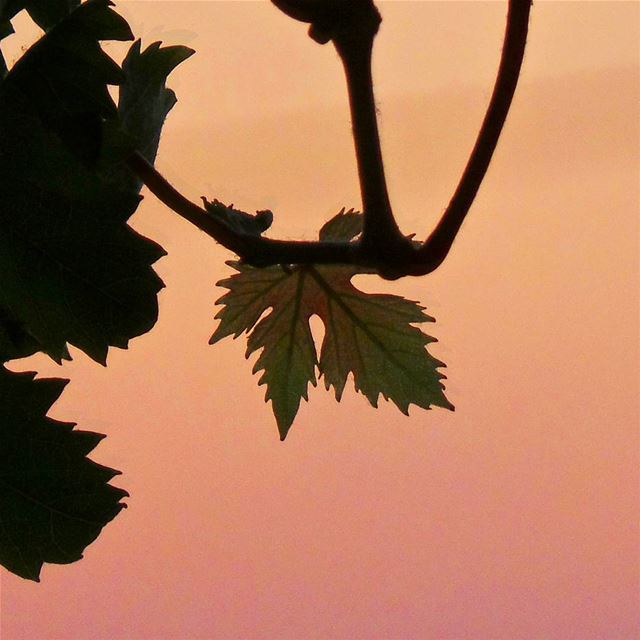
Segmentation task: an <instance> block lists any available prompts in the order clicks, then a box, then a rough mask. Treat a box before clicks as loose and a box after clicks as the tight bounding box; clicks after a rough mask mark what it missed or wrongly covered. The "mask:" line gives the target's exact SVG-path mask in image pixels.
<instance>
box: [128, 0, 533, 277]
mask: <svg viewBox="0 0 640 640" xmlns="http://www.w3.org/2000/svg"><path fill="white" fill-rule="evenodd" d="M274 1H275V0H274ZM336 6H340V5H336ZM530 9H531V0H509V12H508V16H507V29H506V32H505V43H504V47H503V50H502V57H501V60H500V67H499V70H498V76H497V79H496V83H495V87H494V90H493V94H492V96H491V100H490V102H489V107H488V109H487V113H486V115H485V118H484V121H483V123H482V127H481V129H480V133H479V134H478V138H477V140H476V144H475V146H474V148H473V151H472V153H471V156H470V158H469V161H468V163H467V166H466V168H465V170H464V173H463V175H462V177H461V179H460V183H459V184H458V187H457V189H456V191H455V193H454V195H453V197H452V199H451V201H450V203H449V206H448V207H447V210H446V211H445V213H444V214H443V216H442V219H441V220H440V222H439V223H438V225H437V226H436V228H435V230H434V231H433V233H432V234H431V235H430V236H429V238H427V240H426V241H425V242H424V244H423V245H421V246H420V247H419V248H415V247H414V246H413V245H412V244H411V243H410V242H409V241H408V240H407V239H406V238H404V237H403V236H401V234H400V232H399V230H398V227H397V225H396V223H395V220H394V219H393V214H392V212H391V207H390V205H389V200H388V195H387V191H386V185H385V180H384V170H383V165H382V154H381V152H380V146H379V139H378V132H377V122H376V115H375V104H374V101H373V90H372V85H371V75H370V73H371V67H370V53H371V51H370V50H369V54H368V59H367V56H364V57H363V56H362V52H363V49H362V48H360V49H359V53H357V54H354V49H351V48H350V47H351V45H350V44H349V43H347V41H346V40H342V41H341V36H340V37H334V38H333V39H334V42H335V43H336V48H337V49H338V52H339V53H340V55H341V57H342V58H343V61H344V63H345V71H346V75H347V80H348V84H349V95H350V102H351V109H352V117H353V121H354V139H355V142H356V152H357V156H358V163H359V164H358V168H359V172H360V182H361V189H362V194H363V204H364V209H365V233H364V234H363V240H361V241H360V242H305V241H287V240H273V239H271V238H263V237H261V236H257V235H251V234H243V233H238V232H236V231H235V230H233V229H231V228H230V227H229V226H227V225H226V224H225V223H224V222H223V221H222V220H219V219H217V218H216V217H215V216H213V215H212V214H210V213H209V212H208V211H206V210H205V209H203V208H201V207H200V206H198V205H197V204H194V203H193V202H191V201H190V200H188V199H187V198H185V197H184V196H183V195H182V194H181V193H179V192H178V191H177V190H176V189H175V188H174V187H173V186H171V184H169V182H168V181H167V180H165V178H163V177H162V175H160V173H158V171H156V169H155V168H154V167H153V166H152V165H151V164H150V163H149V162H147V160H145V159H144V158H143V157H142V156H141V155H140V154H139V153H135V154H133V155H132V156H131V157H130V158H129V160H128V165H129V167H130V169H131V170H132V171H133V172H134V173H135V174H136V175H137V176H138V177H139V178H140V180H142V182H143V183H144V184H145V185H146V186H147V187H148V188H149V190H150V191H151V192H152V193H153V194H154V195H155V196H156V197H157V198H158V199H160V200H161V201H162V202H163V203H164V204H166V205H167V206H168V207H170V208H171V209H173V211H175V212H176V213H177V214H178V215H180V216H181V217H183V218H184V219H186V220H188V221H189V222H191V223H192V224H194V225H195V226H196V227H198V229H201V230H202V231H204V232H205V233H206V234H208V235H209V236H211V237H212V238H213V239H214V240H216V241H217V242H219V243H220V244H222V245H223V246H225V247H226V248H227V249H230V250H231V251H233V252H234V253H236V254H237V255H238V256H240V258H241V259H242V260H243V261H245V262H247V263H249V264H252V265H255V266H268V265H273V264H340V263H342V264H354V265H358V266H362V267H366V268H367V269H370V268H373V269H376V270H377V271H378V273H379V274H380V276H382V277H383V278H388V279H396V278H401V277H403V276H407V275H416V276H417V275H425V274H427V273H430V272H431V271H434V270H435V269H436V268H437V267H438V266H439V265H440V264H442V261H443V260H444V258H445V257H446V256H447V254H448V252H449V250H450V248H451V246H452V244H453V241H454V239H455V237H456V234H457V233H458V231H459V229H460V226H461V225H462V222H463V220H464V218H465V216H466V215H467V213H468V211H469V209H470V207H471V204H472V203H473V200H474V198H475V196H476V194H477V192H478V189H479V188H480V184H481V183H482V180H483V178H484V176H485V174H486V171H487V169H488V167H489V163H490V162H491V157H492V155H493V152H494V151H495V148H496V145H497V142H498V138H499V137H500V133H501V131H502V128H503V126H504V122H505V120H506V117H507V113H508V111H509V107H510V106H511V101H512V99H513V94H514V92H515V89H516V85H517V83H518V77H519V75H520V69H521V67H522V60H523V57H524V49H525V45H526V39H527V31H528V21H529V13H530ZM374 34H375V32H374ZM372 43H373V37H371V44H372ZM365 53H366V52H365ZM367 233H368V234H369V235H367ZM398 238H399V239H398Z"/></svg>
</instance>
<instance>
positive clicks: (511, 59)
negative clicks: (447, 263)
mask: <svg viewBox="0 0 640 640" xmlns="http://www.w3.org/2000/svg"><path fill="white" fill-rule="evenodd" d="M531 4H532V0H510V2H509V13H508V15H507V28H506V32H505V39H504V45H503V48H502V56H501V58H500V67H499V69H498V76H497V78H496V83H495V86H494V89H493V94H492V96H491V100H490V102H489V107H488V108H487V113H486V115H485V117H484V121H483V122H482V127H481V128H480V132H479V133H478V138H477V140H476V143H475V146H474V147H473V151H472V152H471V156H470V157H469V160H468V162H467V166H466V167H465V170H464V172H463V174H462V177H461V178H460V182H459V183H458V187H457V188H456V190H455V193H454V194H453V197H452V198H451V201H450V202H449V206H448V207H447V209H446V210H445V212H444V214H443V215H442V218H441V220H440V222H439V223H438V225H437V226H436V228H435V229H434V230H433V232H432V233H431V235H430V236H429V237H428V238H427V240H426V241H425V243H424V244H423V246H422V247H421V249H420V250H419V251H418V255H419V257H418V261H419V263H420V266H421V267H422V269H419V270H418V271H417V272H412V275H423V274H426V273H430V272H431V271H434V270H435V269H437V268H438V267H439V266H440V265H441V264H442V262H443V260H444V259H445V258H446V257H447V254H448V253H449V250H450V249H451V245H452V244H453V241H454V240H455V238H456V235H457V233H458V231H459V230H460V227H461V226H462V222H463V221H464V219H465V217H466V215H467V213H468V212H469V209H470V208H471V205H472V204H473V201H474V199H475V197H476V195H477V193H478V189H479V188H480V185H481V183H482V180H483V179H484V176H485V174H486V173H487V169H488V168H489V163H490V162H491V158H492V156H493V152H494V151H495V149H496V146H497V144H498V139H499V138H500V134H501V132H502V128H503V126H504V123H505V120H506V119H507V114H508V113H509V108H510V107H511V102H512V100H513V95H514V93H515V90H516V86H517V84H518V78H519V77H520V70H521V68H522V61H523V59H524V50H525V46H526V43H527V32H528V29H529V14H530V11H531Z"/></svg>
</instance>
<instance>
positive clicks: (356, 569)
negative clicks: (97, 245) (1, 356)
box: [1, 1, 640, 640]
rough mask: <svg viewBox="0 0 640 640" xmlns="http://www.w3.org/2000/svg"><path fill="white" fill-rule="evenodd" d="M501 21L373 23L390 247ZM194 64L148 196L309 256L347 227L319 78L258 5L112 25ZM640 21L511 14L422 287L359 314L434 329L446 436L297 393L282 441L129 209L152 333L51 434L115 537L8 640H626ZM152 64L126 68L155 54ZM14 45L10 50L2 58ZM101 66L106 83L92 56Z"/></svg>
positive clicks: (177, 234)
mask: <svg viewBox="0 0 640 640" xmlns="http://www.w3.org/2000/svg"><path fill="white" fill-rule="evenodd" d="M505 4H506V3H503V2H471V3H458V2H382V3H380V5H381V10H382V13H383V17H384V23H383V29H382V32H381V35H380V41H379V44H378V48H377V50H376V60H375V75H376V86H377V97H378V102H379V108H380V112H381V128H382V134H383V144H384V151H385V156H386V164H387V171H388V177H389V184H390V191H391V195H392V200H393V202H394V205H395V210H396V212H397V215H398V217H399V219H400V222H401V225H402V228H403V230H404V231H405V232H407V233H408V232H411V231H416V232H417V233H418V235H419V236H422V237H424V235H426V233H427V232H428V231H429V230H430V228H431V227H432V226H433V224H434V223H435V221H436V220H437V218H438V216H439V214H440V212H441V211H442V210H443V208H444V207H445V206H446V204H447V201H448V198H449V196H450V194H451V191H452V189H453V187H454V186H455V183H456V181H457V178H458V176H459V174H460V171H461V169H462V166H463V164H464V161H465V158H466V155H467V154H468V152H469V149H470V147H471V145H472V143H473V139H474V136H475V132H476V131H477V128H478V126H479V122H480V120H481V118H482V114H483V109H484V107H485V105H486V101H487V99H488V96H489V93H490V88H491V84H492V82H493V77H494V74H495V68H496V63H497V59H498V55H499V51H500V43H501V31H502V28H503V24H504V12H505ZM120 5H121V6H123V7H124V9H125V10H126V11H125V13H126V15H127V17H128V18H129V19H130V20H131V23H132V26H133V27H134V30H135V31H136V32H137V33H139V34H142V35H143V36H144V37H145V38H146V37H147V36H148V38H149V39H158V38H161V39H163V40H165V42H167V43H171V42H184V43H186V44H189V45H190V46H192V47H194V48H195V49H197V52H198V53H197V55H196V56H195V57H193V58H192V59H190V60H189V61H188V62H186V63H185V64H184V65H183V66H182V67H180V68H179V69H178V71H176V73H175V75H174V77H173V79H172V81H171V82H170V84H171V86H173V87H174V88H175V89H176V90H177V92H178V97H179V103H178V105H177V106H176V108H175V110H174V112H173V113H172V114H171V116H170V118H169V120H168V123H167V126H166V129H165V133H164V135H163V139H162V145H161V149H160V159H159V163H158V166H159V167H160V169H161V170H162V171H163V172H164V173H165V175H166V176H167V177H169V178H170V179H171V180H172V181H173V182H174V183H175V184H176V185H177V186H179V187H180V188H181V189H183V190H184V192H185V193H186V194H187V195H189V196H190V197H192V198H193V199H194V200H197V199H198V197H199V196H200V195H203V194H206V195H207V196H209V197H214V196H215V197H218V198H220V199H221V200H223V201H230V202H234V203H235V204H236V206H238V207H241V208H243V209H245V210H252V209H260V208H266V207H269V208H272V209H273V210H274V212H275V214H276V223H275V225H274V235H277V236H287V237H303V238H313V237H315V233H316V230H317V228H318V227H319V226H320V225H321V224H322V222H323V221H324V220H325V219H327V218H328V217H329V216H330V215H332V214H334V213H335V212H337V211H338V210H339V209H340V208H341V207H342V206H347V207H349V206H355V207H357V206H359V200H358V188H357V182H356V173H355V165H354V159H353V153H352V142H351V139H350V130H349V117H348V113H347V110H346V98H345V96H344V89H343V82H342V75H341V69H340V68H339V65H338V62H337V59H336V56H335V54H334V52H333V51H332V50H331V49H330V48H329V47H324V48H321V47H319V46H317V45H314V44H313V43H312V42H311V41H310V40H309V39H308V38H307V37H306V36H305V29H304V27H303V26H301V25H299V24H297V23H294V22H293V21H289V20H287V19H286V18H285V17H283V16H282V15H281V14H279V13H278V12H277V11H276V10H275V9H273V8H272V7H271V6H270V4H269V3H267V2H163V3H158V2H155V3H149V2H147V3H142V2H121V3H120ZM639 18H640V5H638V4H637V3H635V2H603V3H591V2H579V3H565V2H544V1H540V2H538V3H536V4H535V5H534V10H533V18H532V26H531V34H530V38H529V45H528V46H529V48H528V53H527V57H526V60H525V67H524V71H523V76H522V86H521V90H519V92H518V94H517V97H516V100H515V102H514V106H513V111H512V113H511V115H510V118H509V120H508V123H507V126H506V129H505V134H504V138H503V139H502V141H501V143H500V146H499V148H498V152H497V154H496V157H495V160H494V163H493V164H492V167H491V169H490V171H489V175H488V177H487V180H486V182H485V184H484V185H483V188H482V190H481V193H480V195H479V197H478V199H477V201H476V203H475V204H474V207H473V209H472V211H471V214H470V217H469V219H468V221H467V222H466V223H465V225H464V228H463V230H462V233H461V236H460V238H459V240H458V241H457V242H456V244H455V246H454V249H453V251H452V253H451V255H450V257H449V258H448V259H447V262H446V263H445V264H444V266H443V267H442V268H441V269H440V270H438V271H437V272H436V273H434V274H432V275H431V276H428V277H425V278H420V279H408V280H403V281H400V282H396V283H389V282H381V281H379V280H377V279H375V278H366V279H364V278H363V280H362V283H363V284H362V286H363V287H365V288H367V289H368V290H372V291H373V290H375V291H391V292H394V293H397V294H402V295H406V296H407V297H410V298H412V299H418V300H420V301H421V302H422V303H423V304H425V305H426V306H427V311H428V312H429V313H430V314H432V315H434V316H435V317H436V319H437V323H436V324H435V325H431V326H429V327H428V330H429V331H430V333H432V334H433V335H435V336H436V337H437V338H438V340H439V342H438V343H437V344H435V345H433V346H432V351H433V353H434V354H435V355H436V356H437V357H438V358H440V359H442V360H444V361H445V362H446V363H447V370H446V374H447V376H448V380H447V381H446V386H447V395H448V397H449V399H450V400H451V401H452V402H453V403H454V404H455V405H456V412H455V413H450V412H447V411H443V410H438V409H436V410H433V411H430V412H424V411H421V410H418V409H415V407H414V408H412V410H411V416H410V417H409V418H406V417H405V416H403V415H401V414H400V413H398V412H397V410H395V408H394V407H392V406H382V407H381V408H380V409H378V410H374V409H372V408H371V407H369V406H368V404H367V403H366V401H365V400H364V398H362V397H360V396H357V397H356V396H355V394H354V393H353V391H352V390H350V391H347V392H345V397H344V399H343V401H342V402H341V403H340V404H336V403H335V402H334V400H333V398H332V396H330V395H329V394H327V393H325V392H324V390H322V389H315V390H312V392H311V402H310V403H309V404H303V406H302V407H301V411H300V413H299V416H298V419H297V421H296V423H295V424H294V426H293V429H292V431H291V433H290V435H289V437H288V438H287V440H286V442H285V443H281V442H279V440H278V435H277V430H276V427H275V423H274V420H273V417H272V415H271V413H270V407H269V406H268V405H265V404H264V402H263V396H264V388H262V387H261V388H258V387H257V385H256V382H257V379H256V377H253V376H252V375H251V366H252V365H251V363H249V362H246V361H245V360H244V358H243V354H244V348H245V343H244V339H243V338H240V339H238V340H237V341H235V342H231V341H225V342H223V343H221V344H219V345H216V346H215V347H210V346H208V345H207V340H208V338H209V336H210V334H211V333H212V332H213V329H214V327H215V322H214V320H213V315H214V313H215V309H214V305H213V302H214V300H216V299H217V298H218V297H219V296H220V295H221V293H222V290H220V289H216V288H215V287H214V283H215V282H216V281H217V280H219V279H220V278H222V277H225V276H226V275H227V274H228V273H229V270H228V268H227V267H225V265H224V260H226V259H229V258H230V257H231V255H230V254H228V253H227V252H226V251H225V250H223V249H222V248H221V247H219V246H217V245H214V244H213V243H212V242H211V241H210V240H209V239H208V238H207V237H206V236H204V235H202V234H200V233H199V232H198V231H196V230H194V229H193V228H191V227H189V226H188V225H187V223H184V222H182V221H181V220H179V219H177V217H176V216H175V215H174V214H172V213H171V212H169V211H167V210H166V209H164V208H163V207H162V206H161V205H159V204H158V203H157V202H155V201H154V200H153V198H152V197H148V198H146V199H145V202H144V204H143V206H142V207H141V208H140V210H139V213H137V214H136V216H135V220H134V225H135V227H136V228H137V229H139V230H140V231H142V232H143V233H145V234H147V235H149V236H150V237H152V238H154V239H156V240H157V241H159V242H161V243H162V244H163V245H164V246H165V248H166V249H167V251H168V252H169V255H168V257H166V258H164V259H163V260H162V261H161V262H160V263H159V265H158V270H159V272H160V274H161V276H162V277H163V279H164V280H165V282H166V284H167V288H166V289H165V290H163V291H162V293H161V294H160V319H159V322H158V325H157V326H156V327H155V329H154V330H153V331H152V332H151V333H150V334H148V335H146V336H143V337H141V338H139V339H136V340H134V341H133V342H132V343H131V345H130V349H129V350H128V351H119V350H113V351H112V352H111V354H110V357H109V366H108V368H107V369H103V368H101V367H99V366H97V365H95V364H94V363H92V362H90V361H88V359H87V358H85V357H84V356H82V355H81V354H80V353H78V352H77V351H76V352H74V353H73V355H74V357H75V358H76V359H75V360H74V361H73V362H72V363H70V364H68V365H65V366H64V367H63V368H62V369H61V368H59V367H57V366H56V365H54V364H53V363H49V362H47V361H46V360H45V359H44V358H33V359H32V360H31V361H29V362H25V363H17V364H16V365H15V366H14V368H16V369H17V368H23V369H34V368H37V370H38V371H39V372H40V373H41V374H42V375H58V376H63V377H71V378H72V383H71V384H70V385H69V386H68V387H67V389H66V391H65V393H64V395H63V397H62V399H61V400H60V401H59V402H58V403H57V404H56V405H55V408H54V411H53V412H52V415H54V416H55V417H57V418H60V419H65V420H73V421H77V422H78V423H79V427H80V428H86V429H91V430H97V431H101V432H103V433H106V434H108V437H107V439H106V440H105V441H104V442H103V443H102V444H101V445H100V446H99V448H98V449H97V451H96V452H95V454H94V458H95V459H96V460H98V461H99V462H102V463H104V464H107V465H110V466H113V467H116V468H119V469H122V470H123V472H124V474H123V476H121V477H120V478H118V479H117V480H118V483H119V484H120V485H121V486H123V487H125V488H127V489H128V490H129V491H130V493H131V498H130V499H129V501H128V502H129V509H127V510H126V511H124V512H123V513H122V514H121V515H120V516H119V517H118V518H117V519H116V520H115V521H114V522H113V523H112V524H111V525H109V526H108V527H107V528H106V529H105V530H104V532H103V534H102V536H101V537H100V538H99V539H98V540H97V542H96V543H94V544H93V545H92V546H90V547H89V548H88V549H87V552H86V555H85V558H84V559H83V560H82V561H80V562H79V563H76V564H74V565H69V566H48V567H46V568H45V569H44V571H43V573H42V582H41V583H40V584H34V583H31V582H25V581H22V580H20V579H19V578H16V577H15V576H13V575H10V574H8V573H6V572H3V573H2V610H1V613H2V622H1V625H2V626H1V630H2V634H1V635H2V639H3V640H18V639H21V640H22V639H24V640H41V639H42V640H53V639H55V640H205V639H206V640H209V639H211V640H227V639H228V640H235V639H241V638H242V639H245V638H246V639H251V640H285V639H291V640H307V639H312V638H314V639H315V638H317V639H325V638H326V639H328V638H331V639H336V640H351V639H365V640H366V639H407V640H436V639H447V640H454V639H455V640H463V639H464V640H540V639H544V640H553V639H557V640H569V639H571V640H573V639H575V640H631V639H632V638H637V637H640V619H639V614H638V611H639V608H638V604H639V601H638V597H639V595H640V579H639V577H640V553H639V548H640V547H639V545H640V530H639V525H638V505H639V498H640V495H639V488H640V483H639V480H640V478H639V472H638V469H639V464H638V463H639V459H638V458H639V455H638V454H639V444H640V442H639V438H638V433H639V422H640V420H639V417H640V416H639V412H638V386H639V385H638V371H639V367H638V358H639V352H638V327H639V312H638V309H639V305H638V302H639V300H638V282H639V279H638V276H639V273H638V213H639V211H638V208H639V205H638V203H639V201H640V190H639V184H638V177H639V174H638V169H639V166H640V164H639V163H640V127H639V122H640V120H639V119H638V106H639V104H640V73H639V64H638V41H639V40H640V38H639V36H640V27H639V24H640V20H639ZM149 39H147V43H148V42H149V41H150V40H149ZM15 46H16V47H18V46H19V43H18V44H16V45H15ZM111 50H112V51H113V52H114V54H115V53H116V52H117V50H118V49H117V48H116V47H113V48H111Z"/></svg>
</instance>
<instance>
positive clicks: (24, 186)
mask: <svg viewBox="0 0 640 640" xmlns="http://www.w3.org/2000/svg"><path fill="white" fill-rule="evenodd" d="M110 4H111V3H110V2H108V1H107V0H89V2H86V3H84V4H83V5H82V6H80V7H79V8H77V9H76V10H75V11H73V12H72V13H71V14H70V15H69V16H68V17H67V18H66V19H65V20H63V21H61V22H59V23H57V24H56V26H55V27H54V28H53V29H52V30H51V31H49V33H48V34H47V35H46V36H44V37H43V38H42V39H41V40H40V41H39V42H38V43H36V44H35V45H34V46H33V47H32V48H31V49H29V51H27V53H26V54H25V55H24V56H23V57H22V58H21V59H20V60H19V61H18V62H17V63H16V64H15V65H14V66H13V68H12V69H11V71H10V72H9V74H8V75H7V77H6V78H5V80H4V81H3V82H2V83H1V84H0V192H1V193H2V207H1V208H0V224H2V228H3V233H2V235H0V307H2V308H4V309H5V310H6V311H7V313H8V314H9V315H10V317H11V318H13V320H14V321H15V322H16V323H17V324H18V325H19V326H21V327H23V328H24V330H25V331H26V333H27V334H28V335H29V336H31V337H32V338H33V339H34V340H35V341H36V342H37V343H39V344H40V345H41V346H42V349H43V350H44V351H46V353H48V354H49V355H51V357H53V358H54V359H56V360H60V359H61V358H63V357H65V354H66V353H67V348H66V343H70V344H73V345H75V346H77V347H79V348H80V349H82V350H83V351H85V352H86V353H87V354H88V355H90V356H91V357H92V358H94V359H95V360H97V361H99V362H102V363H104V362H105V360H106V355H107V350H108V347H109V346H118V347H123V348H125V347H126V346H127V344H128V341H129V339H130V338H132V337H134V336H137V335H140V334H142V333H145V332H146V331H148V330H149V329H150V328H151V327H152V326H153V324H154V323H155V321H156V318H157V311H158V309H157V299H156V296H157V293H158V291H159V290H160V289H161V288H162V286H163V285H162V281H161V280H160V278H158V276H157V275H156V274H155V273H154V271H153V269H152V268H151V265H152V264H153V263H154V262H155V261H156V260H157V259H158V258H159V257H161V256H162V255H164V251H163V250H162V248H161V247H160V246H158V245H157V244H155V243H154V242H152V241H151V240H148V239H146V238H144V237H142V236H140V235H139V234H137V233H136V232H135V231H133V230H132V229H131V228H130V227H129V226H128V225H127V224H126V222H127V220H128V218H129V217H130V216H131V215H132V214H133V212H134V211H135V210H136V208H137V206H138V204H139V202H140V199H141V198H140V196H139V195H138V189H139V186H140V184H139V183H138V182H137V180H136V179H135V178H133V177H132V175H131V174H130V173H129V172H128V171H126V170H124V169H123V168H122V167H117V168H116V167H115V165H113V163H114V162H116V160H117V159H118V156H120V160H121V159H122V156H123V155H126V153H128V152H130V149H128V146H129V145H130V144H132V142H131V141H132V140H133V139H134V138H136V139H139V140H142V141H143V142H145V144H147V145H151V146H152V147H153V154H154V155H155V147H154V146H153V145H157V141H158V139H159V132H160V128H161V126H162V122H163V120H164V116H166V113H167V110H168V108H169V107H168V102H167V94H166V92H167V91H168V90H166V89H162V88H161V89H157V87H158V86H160V85H162V86H163V84H164V77H163V76H162V74H163V73H164V72H165V71H166V73H168V72H169V71H170V70H171V69H173V67H174V66H175V64H177V62H176V59H177V58H176V52H175V51H174V52H173V54H174V55H173V57H171V61H170V62H167V59H166V57H165V56H164V55H163V53H162V52H163V51H164V50H163V49H159V48H158V47H155V49H154V50H153V52H152V53H153V55H147V56H146V57H145V58H144V62H140V61H137V58H138V57H140V55H142V56H145V54H144V53H143V54H140V51H139V47H138V48H137V49H136V48H135V45H134V47H132V52H130V55H129V56H128V60H129V63H128V64H129V65H130V66H133V67H135V68H140V65H142V67H141V69H142V71H141V72H140V73H136V74H130V73H123V71H122V70H121V69H120V68H119V67H118V66H117V65H116V64H115V63H114V62H113V61H112V60H111V59H110V58H109V57H108V56H106V55H105V54H104V52H103V51H102V50H101V48H100V47H99V45H98V41H99V40H103V39H119V40H122V39H132V35H131V32H130V30H129V27H128V25H127V24H126V22H124V20H123V19H122V18H121V17H120V16H118V15H117V14H116V13H115V12H114V11H113V10H111V9H110V8H109V5H110ZM178 49H180V48H178ZM178 57H179V56H178ZM182 59H184V53H183V58H182ZM143 71H146V72H147V74H146V75H145V73H143ZM149 78H151V80H150V79H149ZM124 81H126V83H127V84H126V85H125V86H124V87H123V89H122V91H123V99H122V100H121V105H120V108H119V109H116V106H115V104H114V103H113V101H112V99H111V97H110V95H109V93H108V91H107V85H108V84H118V83H122V82H124ZM174 101H175V100H174ZM172 104H173V102H172ZM147 109H148V110H149V112H150V113H152V114H155V115H154V119H153V126H150V125H149V124H148V123H145V124H144V126H143V124H142V114H143V113H144V112H145V110H147ZM121 123H125V124H126V126H127V132H126V133H124V132H123V131H122V128H121V126H120V125H121ZM138 128H139V129H140V131H139V130H138ZM118 145H120V146H119V147H118ZM118 148H119V149H120V150H119V151H114V150H116V149H118ZM105 149H106V150H108V151H105ZM109 153H111V154H112V158H111V162H105V155H107V156H108V154H109ZM98 160H99V161H98ZM105 167H106V168H105Z"/></svg>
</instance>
